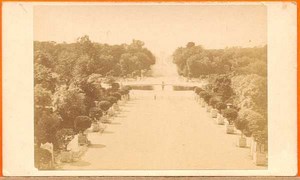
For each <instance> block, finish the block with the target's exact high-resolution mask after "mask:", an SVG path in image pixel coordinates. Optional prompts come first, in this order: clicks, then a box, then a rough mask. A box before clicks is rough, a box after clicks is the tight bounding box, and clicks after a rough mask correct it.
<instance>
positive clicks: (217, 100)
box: [209, 97, 220, 107]
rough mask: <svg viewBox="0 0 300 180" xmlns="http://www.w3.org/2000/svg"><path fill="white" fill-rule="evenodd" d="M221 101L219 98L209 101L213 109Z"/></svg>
mask: <svg viewBox="0 0 300 180" xmlns="http://www.w3.org/2000/svg"><path fill="white" fill-rule="evenodd" d="M219 101H220V100H219V99H218V98H217V97H212V98H210V100H209V105H211V106H212V107H215V106H216V104H217V103H218V102H219Z"/></svg>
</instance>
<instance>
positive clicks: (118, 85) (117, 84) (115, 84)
mask: <svg viewBox="0 0 300 180" xmlns="http://www.w3.org/2000/svg"><path fill="white" fill-rule="evenodd" d="M111 88H112V89H113V90H118V89H119V88H120V84H119V83H112V84H111Z"/></svg>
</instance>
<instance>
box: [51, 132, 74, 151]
mask: <svg viewBox="0 0 300 180" xmlns="http://www.w3.org/2000/svg"><path fill="white" fill-rule="evenodd" d="M74 135H75V132H74V130H73V129H66V128H63V129H61V130H59V131H57V132H56V134H55V139H56V141H57V145H58V148H59V149H61V150H66V149H67V146H68V144H69V142H70V141H71V140H72V139H73V138H74Z"/></svg>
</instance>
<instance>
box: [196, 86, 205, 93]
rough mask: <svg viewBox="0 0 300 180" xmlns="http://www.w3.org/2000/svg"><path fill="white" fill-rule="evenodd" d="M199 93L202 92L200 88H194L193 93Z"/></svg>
mask: <svg viewBox="0 0 300 180" xmlns="http://www.w3.org/2000/svg"><path fill="white" fill-rule="evenodd" d="M201 91H203V89H202V88H200V87H195V88H194V92H195V93H196V94H199V93H200V92H201Z"/></svg>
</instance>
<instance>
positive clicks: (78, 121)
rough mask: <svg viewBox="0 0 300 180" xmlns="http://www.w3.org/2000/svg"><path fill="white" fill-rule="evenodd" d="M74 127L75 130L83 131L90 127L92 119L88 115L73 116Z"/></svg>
mask: <svg viewBox="0 0 300 180" xmlns="http://www.w3.org/2000/svg"><path fill="white" fill-rule="evenodd" d="M74 123H75V125H74V129H75V131H76V132H83V131H85V130H86V129H88V128H90V127H91V125H92V119H91V118H89V117H88V116H78V117H76V118H75V122H74Z"/></svg>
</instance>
